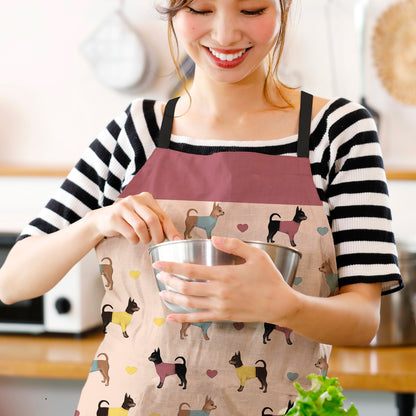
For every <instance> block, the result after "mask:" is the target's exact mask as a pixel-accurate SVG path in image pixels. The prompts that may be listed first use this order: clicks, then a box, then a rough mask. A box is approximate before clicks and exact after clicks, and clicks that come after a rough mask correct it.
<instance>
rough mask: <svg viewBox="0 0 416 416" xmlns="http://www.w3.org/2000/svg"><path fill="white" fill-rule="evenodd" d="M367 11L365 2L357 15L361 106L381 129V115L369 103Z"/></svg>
mask: <svg viewBox="0 0 416 416" xmlns="http://www.w3.org/2000/svg"><path fill="white" fill-rule="evenodd" d="M367 9H368V1H367V0H363V1H362V2H361V3H360V10H359V13H356V24H357V31H358V39H359V41H360V62H361V70H360V84H361V100H360V104H361V105H362V106H363V107H365V108H366V109H367V111H368V112H369V113H370V114H371V116H372V117H373V119H374V121H375V123H376V126H377V129H379V128H380V122H381V120H380V113H379V112H378V111H377V110H376V109H375V108H373V107H371V106H370V105H369V104H368V102H367V82H366V76H367V30H366V28H367Z"/></svg>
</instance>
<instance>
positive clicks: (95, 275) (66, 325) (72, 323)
mask: <svg viewBox="0 0 416 416" xmlns="http://www.w3.org/2000/svg"><path fill="white" fill-rule="evenodd" d="M16 237H17V235H16V234H13V233H3V234H0V267H1V266H2V264H3V262H4V260H5V259H6V256H7V254H8V252H9V251H10V249H11V247H12V246H13V244H14V242H15V240H16ZM45 267H48V265H47V264H45ZM103 295H104V287H103V283H102V278H101V276H100V273H99V266H98V262H97V260H96V258H95V253H94V251H91V252H89V253H88V254H87V255H86V256H85V257H84V258H83V259H82V260H81V261H80V262H79V263H77V264H76V265H75V266H74V267H73V268H72V269H71V270H70V271H69V272H68V273H67V274H66V275H65V277H64V278H63V279H62V280H61V281H60V282H59V283H58V284H57V285H56V286H55V287H54V288H53V289H51V290H50V291H49V292H47V293H45V294H44V295H43V296H41V297H39V298H36V299H30V300H25V301H22V302H17V303H15V304H12V305H5V304H4V303H2V302H1V301H0V332H14V333H35V334H39V333H45V332H50V333H65V334H74V335H82V334H83V333H85V332H87V331H89V330H91V329H94V328H96V327H98V326H100V325H101V316H100V306H101V300H102V298H103Z"/></svg>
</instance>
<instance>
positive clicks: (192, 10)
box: [188, 6, 212, 15]
mask: <svg viewBox="0 0 416 416" xmlns="http://www.w3.org/2000/svg"><path fill="white" fill-rule="evenodd" d="M188 12H189V13H193V14H202V15H204V14H209V13H212V12H211V10H196V9H193V8H192V7H189V6H188Z"/></svg>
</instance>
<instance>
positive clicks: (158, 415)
mask: <svg viewBox="0 0 416 416" xmlns="http://www.w3.org/2000/svg"><path fill="white" fill-rule="evenodd" d="M150 416H160V414H159V413H157V414H156V413H152V414H151V415H150Z"/></svg>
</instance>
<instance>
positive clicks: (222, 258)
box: [149, 239, 301, 313]
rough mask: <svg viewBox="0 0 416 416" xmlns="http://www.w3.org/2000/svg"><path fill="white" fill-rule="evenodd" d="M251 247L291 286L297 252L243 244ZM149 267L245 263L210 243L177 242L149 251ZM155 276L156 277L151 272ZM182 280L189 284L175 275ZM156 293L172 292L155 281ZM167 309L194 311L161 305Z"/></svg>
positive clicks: (254, 244) (253, 242) (264, 245)
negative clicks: (167, 263) (262, 253)
mask: <svg viewBox="0 0 416 416" xmlns="http://www.w3.org/2000/svg"><path fill="white" fill-rule="evenodd" d="M244 242H245V243H247V244H249V245H250V246H253V247H257V248H259V249H261V250H264V251H265V252H266V253H267V254H268V255H269V256H270V258H271V259H272V260H273V262H274V264H275V265H276V267H277V269H278V270H279V271H280V273H281V274H282V276H283V278H284V279H285V281H286V282H287V283H288V284H289V285H290V286H291V285H292V284H293V280H294V278H295V273H296V268H297V266H298V262H299V259H300V257H301V254H300V252H299V251H297V250H295V249H293V248H290V247H283V246H279V245H277V244H270V243H262V242H259V241H244ZM149 253H150V258H151V260H152V263H155V262H156V261H159V260H160V261H172V262H176V263H191V264H201V265H206V266H222V265H236V264H242V263H244V259H242V258H241V257H239V256H234V255H232V254H228V253H225V252H223V251H221V250H217V249H216V248H215V247H214V245H213V244H212V242H211V240H209V239H205V240H180V241H167V242H164V243H161V244H157V245H154V246H153V247H150V248H149ZM154 272H155V276H157V274H158V273H159V271H158V270H156V269H154ZM176 276H178V277H180V278H181V279H185V280H192V279H189V278H187V277H185V276H181V275H176ZM156 281H157V285H158V287H159V290H160V291H161V290H166V289H167V290H174V289H172V288H171V287H169V286H166V285H165V284H163V283H162V282H160V281H159V280H158V279H156ZM164 302H165V304H166V306H167V307H168V308H169V309H171V310H172V311H173V312H175V313H189V312H194V311H197V309H190V308H186V307H184V306H180V305H176V304H172V303H170V302H167V301H164Z"/></svg>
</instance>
